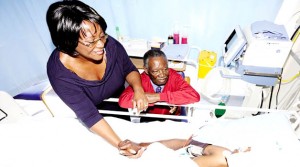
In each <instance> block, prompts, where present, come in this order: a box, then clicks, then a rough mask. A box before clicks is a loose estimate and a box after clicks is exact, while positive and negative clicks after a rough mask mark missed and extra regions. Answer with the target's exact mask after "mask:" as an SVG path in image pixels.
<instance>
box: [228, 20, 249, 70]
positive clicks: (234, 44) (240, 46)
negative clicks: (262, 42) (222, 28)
mask: <svg viewBox="0 0 300 167" xmlns="http://www.w3.org/2000/svg"><path fill="white" fill-rule="evenodd" d="M246 44H247V40H246V38H245V36H244V34H243V32H242V30H241V28H240V26H237V27H236V28H235V29H234V30H233V31H232V32H231V33H230V35H229V37H228V38H227V40H226V41H225V43H224V55H223V57H224V64H225V66H229V65H230V64H231V62H232V61H233V60H235V59H236V58H238V57H240V56H241V54H242V53H243V51H244V49H245V46H246Z"/></svg>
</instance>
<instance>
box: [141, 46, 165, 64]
mask: <svg viewBox="0 0 300 167" xmlns="http://www.w3.org/2000/svg"><path fill="white" fill-rule="evenodd" d="M151 57H164V58H165V59H166V61H167V56H166V55H165V53H164V52H163V51H161V50H156V49H152V50H148V51H147V52H146V53H145V54H144V57H143V63H144V67H146V68H148V61H149V58H151Z"/></svg>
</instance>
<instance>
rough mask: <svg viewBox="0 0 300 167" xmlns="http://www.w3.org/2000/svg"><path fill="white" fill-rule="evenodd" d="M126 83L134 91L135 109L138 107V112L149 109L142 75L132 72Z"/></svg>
mask: <svg viewBox="0 0 300 167" xmlns="http://www.w3.org/2000/svg"><path fill="white" fill-rule="evenodd" d="M126 81H127V82H128V84H129V85H130V86H131V87H132V89H133V91H134V97H133V108H135V107H137V109H138V111H143V110H146V109H147V108H148V99H147V97H146V95H145V92H144V89H143V87H142V81H141V76H140V73H139V72H137V71H132V72H130V73H129V74H128V75H127V76H126Z"/></svg>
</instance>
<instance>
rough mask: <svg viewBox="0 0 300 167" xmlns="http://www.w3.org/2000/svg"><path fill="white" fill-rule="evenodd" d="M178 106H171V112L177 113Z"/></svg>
mask: <svg viewBox="0 0 300 167" xmlns="http://www.w3.org/2000/svg"><path fill="white" fill-rule="evenodd" d="M177 109H178V107H176V106H170V111H169V112H170V114H176V111H177Z"/></svg>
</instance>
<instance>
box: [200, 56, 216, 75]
mask: <svg viewBox="0 0 300 167" xmlns="http://www.w3.org/2000/svg"><path fill="white" fill-rule="evenodd" d="M216 61H217V54H216V53H215V52H212V51H207V50H202V51H201V52H200V53H199V56H198V64H199V67H198V78H205V76H206V74H207V73H208V72H209V71H210V70H211V69H212V68H213V67H214V66H215V64H216Z"/></svg>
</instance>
